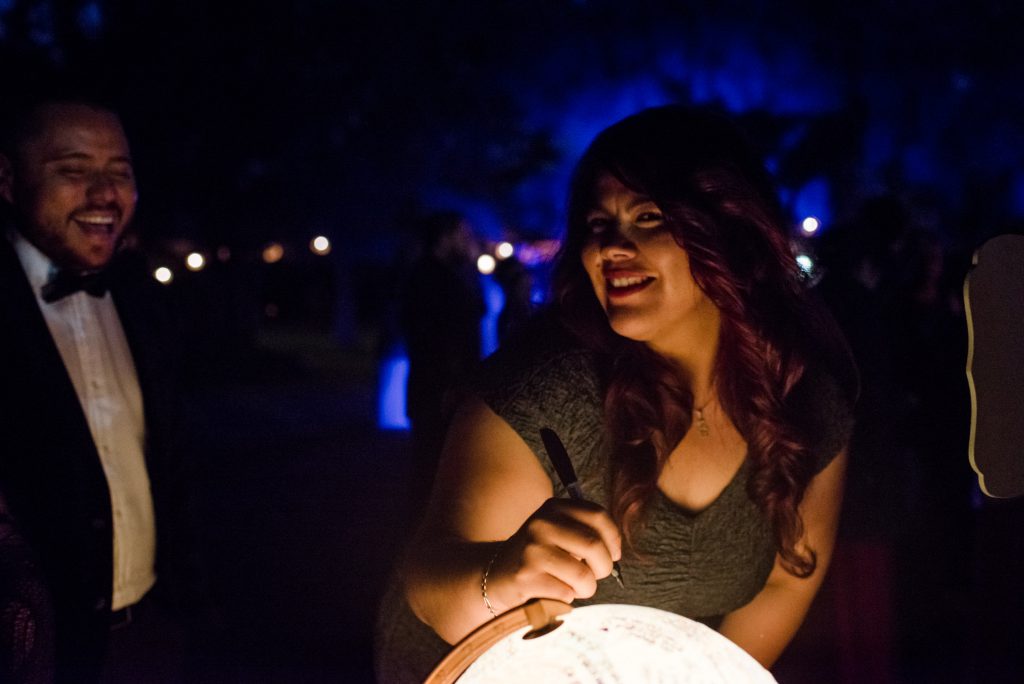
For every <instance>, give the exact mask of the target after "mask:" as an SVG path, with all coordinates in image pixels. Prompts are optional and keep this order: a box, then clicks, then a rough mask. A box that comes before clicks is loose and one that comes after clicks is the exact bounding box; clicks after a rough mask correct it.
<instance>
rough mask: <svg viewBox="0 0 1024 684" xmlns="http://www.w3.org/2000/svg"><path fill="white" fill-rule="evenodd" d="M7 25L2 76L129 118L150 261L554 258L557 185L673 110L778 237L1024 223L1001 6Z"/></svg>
mask: <svg viewBox="0 0 1024 684" xmlns="http://www.w3.org/2000/svg"><path fill="white" fill-rule="evenodd" d="M699 4H700V3H686V2H668V1H657V0H647V1H641V2H636V1H634V2H628V3H626V2H611V1H607V0H604V1H602V0H591V1H584V0H576V1H570V0H525V1H520V2H479V1H472V0H453V1H450V2H371V1H360V2H333V1H329V0H319V1H317V0H299V1H296V2H277V3H262V2H256V3H247V4H246V5H244V6H241V5H237V4H235V3H217V2H204V1H201V0H181V1H179V2H173V3H170V2H168V3H132V2H127V1H125V0H89V1H80V2H68V3H58V2H45V1H39V0H36V1H30V0H0V57H2V67H0V68H2V75H3V77H4V81H5V82H6V83H8V84H10V86H9V87H10V88H11V89H12V90H14V91H17V90H19V89H21V88H23V87H24V84H25V83H31V81H32V80H33V79H34V78H35V75H36V74H37V73H38V71H39V69H40V68H41V65H42V66H50V67H52V66H57V67H59V68H62V69H64V70H67V71H71V72H72V73H76V74H78V73H81V74H84V75H86V76H87V77H88V78H89V79H92V80H98V81H100V82H102V83H103V84H104V86H105V87H106V88H107V89H108V90H110V91H112V92H114V93H115V94H116V95H117V96H118V98H119V100H120V101H121V102H122V103H123V106H122V107H123V110H124V112H125V114H126V119H127V120H128V123H129V125H130V128H131V134H132V137H133V140H134V144H135V148H136V150H135V152H136V156H137V157H138V162H139V165H140V173H141V179H142V181H141V182H142V192H143V200H144V201H143V204H142V213H141V214H140V219H139V222H140V224H142V225H143V227H144V229H145V231H146V233H147V234H149V235H150V236H181V237H186V238H189V239H192V240H196V241H198V242H199V243H201V244H202V243H208V244H210V245H212V244H214V243H221V242H224V243H230V244H237V245H248V244H259V243H262V242H264V241H266V240H268V239H272V238H280V237H282V236H285V237H287V236H296V238H298V237H301V236H304V235H307V234H312V233H314V232H326V233H328V234H329V235H333V236H336V237H343V238H344V240H345V241H346V243H347V244H348V245H349V248H350V250H352V251H353V252H355V253H365V254H367V255H373V256H375V257H378V258H379V257H381V256H383V254H384V253H386V252H387V251H388V250H391V249H393V242H394V237H393V236H394V235H395V232H396V231H395V228H396V226H398V225H400V224H401V223H402V222H403V221H405V220H406V218H407V217H408V216H409V215H411V214H413V213H415V212H416V211H418V210H419V209H421V208H422V207H424V206H441V205H449V206H456V207H458V208H461V209H463V210H464V211H466V212H467V213H469V214H470V215H471V216H472V217H473V218H475V219H476V221H477V223H478V225H479V226H480V227H481V228H482V229H483V230H485V231H488V232H490V234H491V235H492V236H494V237H497V235H498V234H499V233H500V231H501V230H503V229H504V228H508V227H511V228H515V229H519V230H523V231H526V232H530V233H540V234H552V233H556V232H557V230H558V225H559V217H560V209H561V203H562V197H563V192H564V184H565V177H566V174H567V172H568V169H569V167H570V165H571V163H572V160H573V159H574V157H575V156H576V155H578V154H579V152H580V151H581V149H582V147H583V146H584V145H585V144H586V142H587V140H588V139H589V138H590V137H591V136H592V135H593V134H594V133H596V132H597V131H598V130H599V129H600V128H602V127H603V126H605V125H607V124H609V123H611V122H612V121H614V120H616V119H617V118H620V117H621V116H624V115H626V114H628V113H630V112H632V111H634V110H636V109H639V108H641V107H643V106H648V105H654V104H659V103H663V102H667V101H692V102H700V103H712V104H718V105H720V106H722V107H724V108H726V109H728V110H729V111H731V112H733V113H735V114H736V115H738V116H739V117H740V118H742V119H743V120H744V122H745V123H746V124H747V125H748V127H749V128H750V130H751V131H752V132H753V133H754V135H755V137H756V138H757V139H758V140H759V141H760V142H761V143H762V144H763V146H764V148H765V150H766V152H767V154H768V157H769V160H770V162H771V164H772V167H773V169H774V170H775V171H776V172H777V175H778V177H779V181H780V186H781V188H782V190H783V195H784V199H785V200H786V201H787V203H788V205H789V206H790V208H791V210H792V211H793V214H794V217H795V218H799V216H800V215H802V214H806V213H814V214H816V215H820V216H823V217H825V218H826V219H830V218H831V219H833V220H839V219H842V218H843V217H844V216H845V215H847V214H849V213H850V212H851V211H853V210H854V209H855V208H856V206H857V204H858V202H860V201H862V200H863V199H864V198H866V197H868V196H871V195H874V194H879V193H882V192H887V191H896V192H898V193H900V194H901V195H903V196H904V197H905V198H907V199H908V200H909V201H911V202H912V203H913V204H916V205H918V206H919V207H920V209H921V211H922V215H925V214H927V215H929V216H933V217H934V216H938V218H937V219H935V218H932V219H930V220H932V221H933V222H934V223H937V224H939V225H938V228H939V229H940V230H941V231H943V232H945V233H946V234H947V235H949V236H952V237H954V238H964V239H966V240H968V241H970V240H973V239H977V238H978V237H979V236H984V235H987V234H989V233H991V232H996V231H998V230H1000V229H1005V228H1006V226H1008V225H1011V222H1012V221H1014V220H1017V219H1019V218H1020V217H1021V216H1022V215H1024V162H1022V161H1021V160H1022V157H1024V155H1022V152H1024V98H1022V94H1021V89H1020V88H1019V87H1017V86H1018V84H1021V83H1024V78H1022V76H1024V74H1022V71H1024V59H1021V57H1022V55H1021V48H1020V47H1018V44H1019V40H1017V38H1018V36H1019V35H1022V29H1024V12H1022V10H1021V7H1020V5H1019V4H1018V3H1013V2H996V1H993V0H987V1H983V2H976V3H971V4H970V6H968V4H967V3H948V2H947V3H932V2H923V1H918V2H909V3H907V2H904V3H896V2H883V1H880V0H872V1H869V2H862V3H844V5H846V6H843V7H838V8H834V7H826V6H825V5H828V4H829V3H810V2H807V3H799V2H790V3H784V5H785V6H784V7H781V8H780V7H779V6H778V5H779V4H780V3H773V2H753V3H749V2H747V3H740V2H726V3H721V4H719V5H718V7H717V9H715V10H713V11H708V10H704V9H700V10H698V9H696V8H697V6H698V5H699Z"/></svg>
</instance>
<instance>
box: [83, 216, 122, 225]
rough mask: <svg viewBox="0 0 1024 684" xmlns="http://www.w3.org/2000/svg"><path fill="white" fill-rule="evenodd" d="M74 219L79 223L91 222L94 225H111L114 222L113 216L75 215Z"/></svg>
mask: <svg viewBox="0 0 1024 684" xmlns="http://www.w3.org/2000/svg"><path fill="white" fill-rule="evenodd" d="M75 220H76V221H79V222H81V223H91V224H94V225H111V224H112V223H114V217H113V216H76V217H75Z"/></svg>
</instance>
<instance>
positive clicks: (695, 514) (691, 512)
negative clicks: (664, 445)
mask: <svg viewBox="0 0 1024 684" xmlns="http://www.w3.org/2000/svg"><path fill="white" fill-rule="evenodd" d="M749 463H750V459H749V458H748V457H747V455H746V454H744V456H743V460H742V461H740V465H739V467H738V468H737V469H736V472H734V473H733V474H732V477H731V478H729V481H728V482H727V483H726V485H725V486H724V487H722V491H720V492H718V495H717V496H716V497H715V498H714V499H712V500H711V501H710V502H709V503H708V504H707V505H706V506H704V507H703V508H698V509H693V508H688V507H687V506H684V505H682V504H681V503H679V502H678V501H676V500H675V499H673V498H672V497H670V496H669V495H668V494H666V493H665V492H664V491H663V490H662V489H661V487H660V486H659V487H657V490H658V495H659V496H660V497H661V498H662V499H663V500H664V501H665V502H666V503H667V504H669V506H670V507H671V508H673V509H675V510H676V511H678V512H679V513H682V514H683V515H685V516H686V517H688V518H693V519H696V518H699V517H701V516H702V515H704V514H705V513H707V512H708V511H709V510H711V509H712V508H714V507H715V506H717V505H718V503H719V502H720V501H722V500H723V499H724V498H725V495H726V494H727V493H729V491H730V490H731V489H732V488H733V487H734V486H735V485H736V483H737V482H739V481H740V474H741V473H744V472H745V471H746V470H747V468H748V466H749Z"/></svg>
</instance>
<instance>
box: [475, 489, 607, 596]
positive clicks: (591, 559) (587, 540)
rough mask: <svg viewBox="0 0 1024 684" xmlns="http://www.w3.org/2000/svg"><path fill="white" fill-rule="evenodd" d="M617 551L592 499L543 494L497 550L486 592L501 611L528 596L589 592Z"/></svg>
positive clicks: (603, 512)
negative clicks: (545, 495) (583, 499)
mask: <svg viewBox="0 0 1024 684" xmlns="http://www.w3.org/2000/svg"><path fill="white" fill-rule="evenodd" d="M621 556H622V540H621V537H620V535H619V530H618V528H617V527H616V525H615V523H614V522H613V521H612V519H611V516H609V515H608V512H607V511H606V510H604V509H603V508H601V507H600V506H598V505H597V504H594V503H590V502H587V501H575V500H572V499H555V498H552V499H548V500H547V501H545V502H544V504H543V505H541V507H540V508H538V509H537V510H536V511H535V512H534V513H533V515H531V516H530V517H529V518H528V519H527V520H526V522H524V523H523V524H522V526H521V527H520V528H519V530H518V531H517V532H516V533H515V534H513V535H512V536H511V537H509V539H508V540H506V541H505V542H504V543H503V544H502V545H501V546H500V547H499V549H498V551H497V555H496V556H495V557H494V562H493V563H492V564H491V568H490V572H489V573H488V577H487V592H488V597H489V598H490V600H491V602H492V604H493V605H494V609H495V611H497V612H498V613H502V612H504V611H506V610H509V609H511V608H514V607H516V606H518V605H521V604H523V603H525V602H526V601H528V600H530V599H534V598H550V599H556V600H559V601H563V602H564V603H572V601H573V600H574V599H577V598H587V597H589V596H593V595H594V592H595V591H597V580H599V579H601V578H603V577H607V576H608V575H609V574H611V571H612V561H615V560H619V558H620V557H621Z"/></svg>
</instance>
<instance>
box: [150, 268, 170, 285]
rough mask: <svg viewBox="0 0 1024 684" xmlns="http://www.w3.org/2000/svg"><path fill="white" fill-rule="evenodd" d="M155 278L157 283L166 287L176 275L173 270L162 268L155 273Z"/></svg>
mask: <svg viewBox="0 0 1024 684" xmlns="http://www.w3.org/2000/svg"><path fill="white" fill-rule="evenodd" d="M153 277H154V278H156V281H157V282H158V283H163V284H164V285H166V284H167V283H169V282H171V281H172V280H174V273H173V272H172V271H171V269H169V268H167V267H166V266H161V267H160V268H158V269H156V270H155V271H153Z"/></svg>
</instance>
